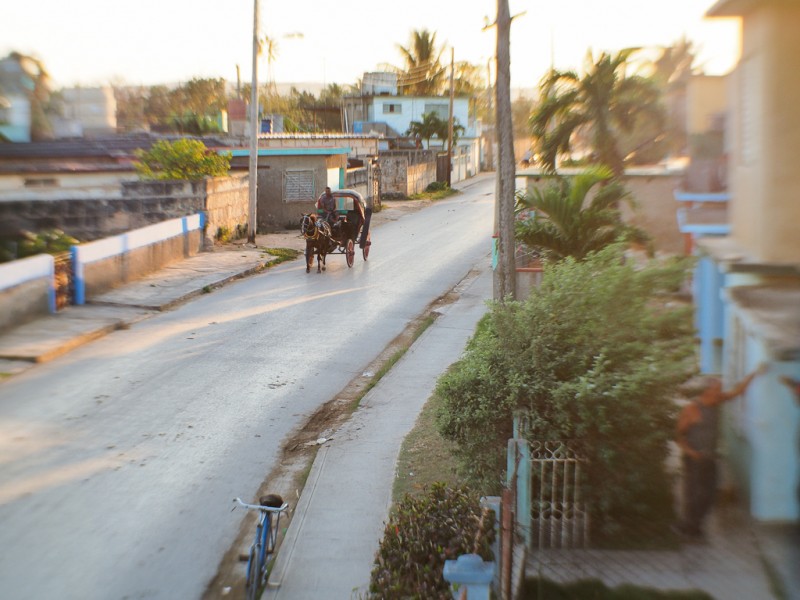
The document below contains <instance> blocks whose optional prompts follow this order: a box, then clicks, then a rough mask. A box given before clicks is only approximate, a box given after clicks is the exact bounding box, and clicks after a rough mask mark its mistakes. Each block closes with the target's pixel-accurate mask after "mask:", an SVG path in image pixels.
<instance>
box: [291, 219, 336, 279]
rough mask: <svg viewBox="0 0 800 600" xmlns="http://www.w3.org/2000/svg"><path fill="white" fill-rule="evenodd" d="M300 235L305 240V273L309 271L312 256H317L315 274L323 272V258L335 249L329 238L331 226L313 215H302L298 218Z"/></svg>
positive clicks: (312, 261) (333, 242)
mask: <svg viewBox="0 0 800 600" xmlns="http://www.w3.org/2000/svg"><path fill="white" fill-rule="evenodd" d="M300 233H302V234H303V237H304V238H305V240H306V253H305V255H306V273H309V272H310V271H311V266H312V265H313V264H314V255H315V254H316V256H317V273H320V272H322V271H324V270H325V256H326V255H327V254H328V253H329V252H331V251H332V250H335V249H336V242H335V241H334V240H333V238H332V237H331V226H330V225H329V224H328V222H327V221H326V220H325V219H320V218H317V215H315V214H311V213H309V214H304V215H302V217H301V218H300Z"/></svg>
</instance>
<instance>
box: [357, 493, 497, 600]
mask: <svg viewBox="0 0 800 600" xmlns="http://www.w3.org/2000/svg"><path fill="white" fill-rule="evenodd" d="M476 539H477V540H478V544H477V546H478V547H477V550H476V548H475V545H476ZM493 540H494V516H493V513H491V511H490V512H489V514H488V516H487V517H486V518H484V519H483V521H481V508H480V506H479V502H478V500H477V498H476V496H475V495H473V494H472V493H470V492H469V491H468V490H467V489H466V488H463V487H461V488H456V489H453V488H448V487H447V486H445V484H443V483H435V484H433V485H432V486H431V487H430V489H428V490H425V492H424V493H422V494H418V495H414V496H411V495H406V496H405V497H404V498H403V500H401V501H400V502H399V503H398V504H397V505H396V507H395V509H394V510H393V512H392V514H391V516H390V517H389V522H388V523H387V524H386V528H385V530H384V533H383V539H382V540H381V544H380V547H379V549H378V553H377V555H376V557H375V566H374V567H373V570H372V577H371V580H370V587H369V596H368V597H369V598H372V599H375V600H377V599H382V600H399V599H403V600H407V599H417V600H436V599H441V600H451V598H452V594H451V593H450V588H449V584H448V583H447V582H446V581H445V580H444V577H443V576H442V569H443V568H444V563H445V561H446V560H455V559H456V558H458V557H459V556H460V555H462V554H468V553H476V554H480V556H481V557H482V558H483V559H484V560H492V559H493V557H492V553H491V549H490V546H491V543H492V541H493Z"/></svg>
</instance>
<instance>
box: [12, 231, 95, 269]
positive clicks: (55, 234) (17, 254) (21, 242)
mask: <svg viewBox="0 0 800 600" xmlns="http://www.w3.org/2000/svg"><path fill="white" fill-rule="evenodd" d="M77 244H80V242H79V241H78V240H76V239H75V238H74V237H72V236H71V235H68V234H66V233H64V232H63V231H61V230H60V229H46V230H44V231H40V232H39V233H32V232H30V231H23V232H22V233H21V235H20V237H17V238H14V239H2V240H0V262H8V261H12V260H16V259H19V258H25V257H27V256H35V255H36V254H45V253H47V254H61V253H62V252H67V251H68V250H69V249H70V248H71V247H72V246H75V245H77Z"/></svg>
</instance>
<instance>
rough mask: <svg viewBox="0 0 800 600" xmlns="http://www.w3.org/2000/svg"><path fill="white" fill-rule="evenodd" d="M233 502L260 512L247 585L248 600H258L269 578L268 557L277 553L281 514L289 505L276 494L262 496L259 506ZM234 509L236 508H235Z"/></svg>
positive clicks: (250, 555)
mask: <svg viewBox="0 0 800 600" xmlns="http://www.w3.org/2000/svg"><path fill="white" fill-rule="evenodd" d="M233 501H234V502H236V503H238V504H239V505H241V506H243V507H245V508H248V509H251V510H257V511H259V516H258V525H256V535H255V538H253V544H252V545H251V546H250V554H249V556H248V559H247V579H246V584H245V585H246V587H245V590H246V593H247V600H256V598H258V590H259V588H260V587H261V586H262V585H263V584H264V582H265V580H266V577H267V573H268V568H267V567H268V564H267V557H268V556H269V555H270V554H272V553H273V552H274V551H275V542H276V541H277V539H278V523H280V519H281V513H282V512H283V511H285V510H286V509H287V508H288V507H289V505H288V504H286V502H284V501H283V498H281V497H280V496H278V495H276V494H269V495H267V496H261V498H259V499H258V502H259V503H258V504H248V503H246V502H242V500H241V498H234V499H233ZM234 508H236V507H235V506H234Z"/></svg>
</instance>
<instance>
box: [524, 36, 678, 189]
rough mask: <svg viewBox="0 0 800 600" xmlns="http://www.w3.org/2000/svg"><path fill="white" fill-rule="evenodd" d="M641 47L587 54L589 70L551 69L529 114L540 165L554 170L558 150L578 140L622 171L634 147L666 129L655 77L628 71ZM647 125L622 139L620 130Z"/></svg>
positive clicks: (599, 160)
mask: <svg viewBox="0 0 800 600" xmlns="http://www.w3.org/2000/svg"><path fill="white" fill-rule="evenodd" d="M636 51H637V49H635V48H627V49H624V50H621V51H619V52H618V53H617V54H615V55H613V56H612V55H609V54H606V53H604V52H603V53H601V54H600V55H599V56H598V57H597V58H596V59H595V58H593V57H592V54H591V52H590V53H589V54H588V56H587V61H586V62H587V64H586V69H585V71H586V72H585V74H583V75H582V76H579V75H578V74H577V73H575V72H574V71H557V70H552V71H551V72H550V73H548V74H547V75H546V76H545V78H544V79H543V80H542V82H541V83H540V85H539V96H540V98H541V100H540V102H539V104H538V105H537V106H536V108H535V110H534V112H533V114H532V115H531V117H530V126H531V131H532V133H533V136H534V141H535V146H536V150H537V152H538V154H539V156H540V159H541V163H542V165H543V166H544V167H545V168H546V169H548V170H555V168H556V162H557V160H558V157H559V155H560V154H565V155H566V154H569V153H570V152H571V150H572V149H573V146H574V145H575V144H576V142H578V141H580V142H582V143H583V145H584V146H585V147H586V149H587V150H589V151H590V152H591V153H592V156H593V162H597V163H601V164H604V165H606V166H608V167H609V168H610V169H611V170H612V171H613V172H614V173H615V174H617V175H619V174H621V173H622V171H623V169H624V164H625V162H626V160H628V155H629V153H630V152H631V151H632V150H633V148H638V147H640V146H643V145H646V144H649V142H651V141H653V140H655V138H657V137H659V136H660V135H661V134H662V132H663V129H664V122H665V115H664V109H663V107H662V106H661V103H660V102H661V94H660V91H659V89H658V87H657V86H656V85H655V83H654V82H653V81H652V80H650V79H648V78H645V77H642V76H639V75H628V73H627V71H628V68H629V59H630V58H631V56H632V55H633V54H635V53H636ZM636 131H646V135H645V136H643V137H638V136H637V137H635V138H634V139H632V140H629V144H632V145H633V148H626V147H625V146H623V144H622V143H621V140H620V138H621V136H622V135H624V134H631V133H632V132H636Z"/></svg>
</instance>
